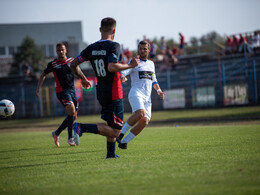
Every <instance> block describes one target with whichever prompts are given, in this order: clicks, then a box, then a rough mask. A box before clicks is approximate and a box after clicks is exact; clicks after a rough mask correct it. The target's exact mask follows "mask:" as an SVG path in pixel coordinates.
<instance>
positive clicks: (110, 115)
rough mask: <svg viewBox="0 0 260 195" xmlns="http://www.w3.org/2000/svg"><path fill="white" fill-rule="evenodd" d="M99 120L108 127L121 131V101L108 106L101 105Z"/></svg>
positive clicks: (122, 108) (122, 115) (122, 109)
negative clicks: (104, 122)
mask: <svg viewBox="0 0 260 195" xmlns="http://www.w3.org/2000/svg"><path fill="white" fill-rule="evenodd" d="M101 118H102V119H103V120H104V121H106V122H107V124H108V125H109V126H110V127H112V128H114V129H118V130H121V129H122V127H123V123H124V122H123V119H124V105H123V99H120V100H114V101H112V102H111V103H110V104H107V105H103V106H102V110H101Z"/></svg>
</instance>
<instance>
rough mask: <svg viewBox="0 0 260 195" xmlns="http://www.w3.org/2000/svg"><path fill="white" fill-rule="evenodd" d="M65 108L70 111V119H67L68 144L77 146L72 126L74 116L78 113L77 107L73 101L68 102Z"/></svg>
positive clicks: (68, 117)
mask: <svg viewBox="0 0 260 195" xmlns="http://www.w3.org/2000/svg"><path fill="white" fill-rule="evenodd" d="M65 108H66V111H67V113H68V116H67V119H68V120H67V127H68V144H69V145H71V146H75V145H76V144H75V143H74V141H73V137H72V128H73V122H74V116H75V114H76V109H75V106H74V103H73V102H71V104H68V105H67V106H66V107H65Z"/></svg>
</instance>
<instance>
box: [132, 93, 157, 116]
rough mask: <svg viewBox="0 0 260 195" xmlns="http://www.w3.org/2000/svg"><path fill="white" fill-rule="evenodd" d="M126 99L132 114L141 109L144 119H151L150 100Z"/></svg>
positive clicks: (136, 97) (134, 97)
mask: <svg viewBox="0 0 260 195" xmlns="http://www.w3.org/2000/svg"><path fill="white" fill-rule="evenodd" d="M128 99H129V102H130V105H131V108H132V112H135V111H137V110H140V109H143V110H145V117H146V118H148V119H149V120H150V119H151V115H152V103H151V100H148V101H146V100H145V99H144V98H142V97H138V96H132V97H130V98H128Z"/></svg>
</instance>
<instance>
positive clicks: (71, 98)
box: [56, 89, 78, 110]
mask: <svg viewBox="0 0 260 195" xmlns="http://www.w3.org/2000/svg"><path fill="white" fill-rule="evenodd" d="M56 95H57V98H58V100H59V101H60V103H61V104H62V105H63V106H64V107H66V106H67V105H70V104H74V106H75V109H76V110H78V101H77V97H76V93H75V90H74V89H67V90H64V91H61V92H59V93H57V94H56Z"/></svg>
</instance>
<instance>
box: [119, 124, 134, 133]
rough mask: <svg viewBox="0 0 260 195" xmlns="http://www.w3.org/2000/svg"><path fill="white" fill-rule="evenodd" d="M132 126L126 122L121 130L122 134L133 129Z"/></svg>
mask: <svg viewBox="0 0 260 195" xmlns="http://www.w3.org/2000/svg"><path fill="white" fill-rule="evenodd" d="M131 127H132V126H130V125H129V124H128V123H127V122H126V123H125V124H124V126H123V128H122V130H121V133H122V134H126V132H127V131H128V130H129V129H131Z"/></svg>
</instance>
